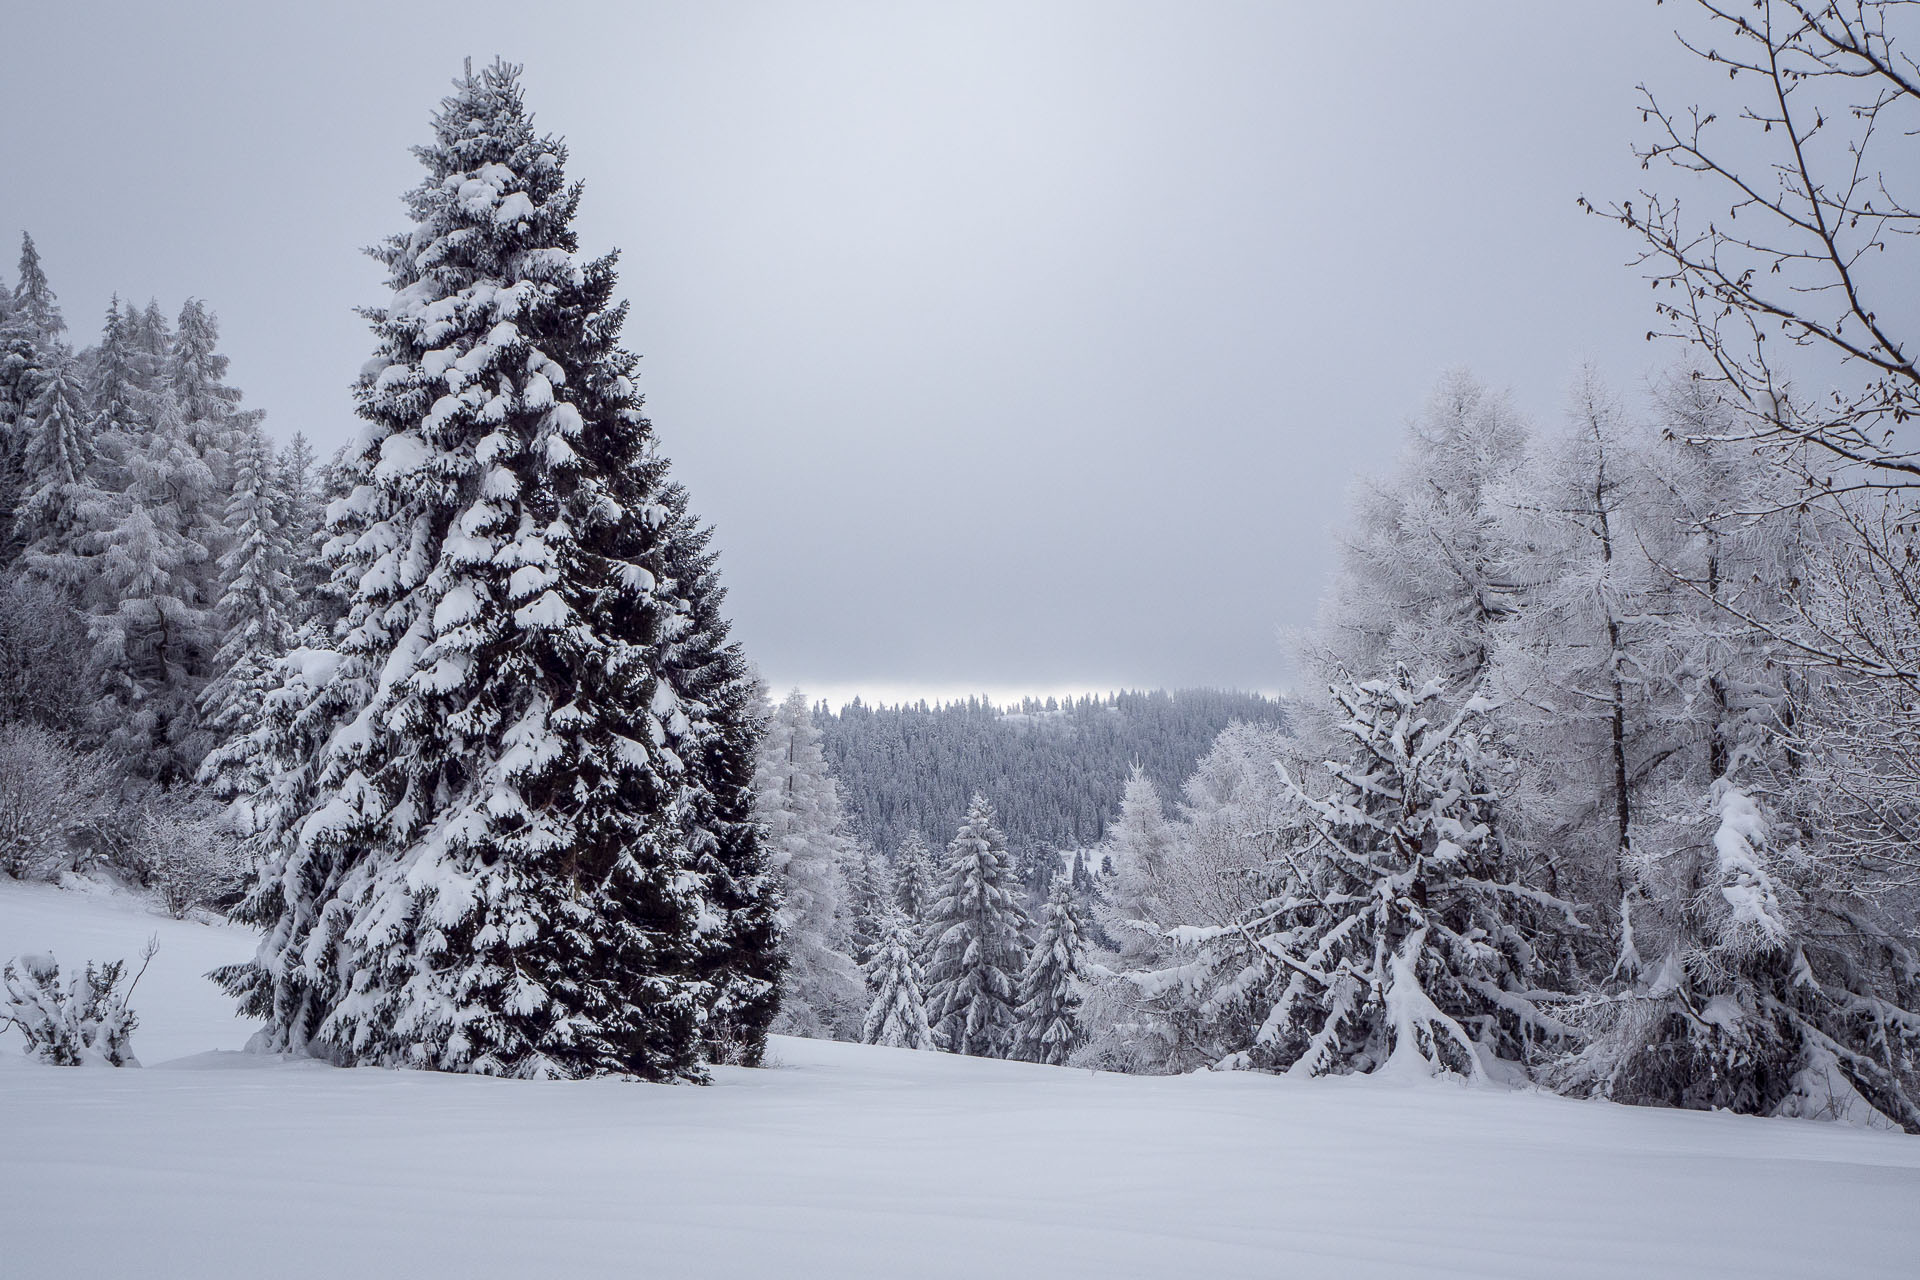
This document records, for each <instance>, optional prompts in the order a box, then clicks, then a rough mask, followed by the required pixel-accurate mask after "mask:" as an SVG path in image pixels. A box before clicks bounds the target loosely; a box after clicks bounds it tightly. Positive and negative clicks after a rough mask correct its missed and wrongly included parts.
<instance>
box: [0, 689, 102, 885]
mask: <svg viewBox="0 0 1920 1280" xmlns="http://www.w3.org/2000/svg"><path fill="white" fill-rule="evenodd" d="M109 785H110V772H109V770H108V769H107V767H106V766H105V765H104V764H103V763H102V761H101V759H100V757H98V756H93V755H86V754H83V753H81V752H78V751H75V750H74V749H73V748H72V747H70V746H68V745H67V743H66V740H65V739H63V738H62V737H61V736H60V735H59V734H57V733H54V732H52V731H51V730H48V729H44V728H42V727H40V726H39V725H36V724H28V723H25V722H20V723H15V724H6V725H0V871H4V872H5V873H6V874H7V875H9V876H12V877H13V878H14V879H16V880H46V879H52V878H53V877H55V876H57V875H58V874H59V873H60V872H61V871H62V870H65V869H66V868H67V867H68V866H69V865H70V863H71V862H72V860H73V856H74V852H75V850H76V849H77V848H78V847H79V845H80V842H81V841H82V839H83V838H84V837H85V836H86V835H87V834H88V833H89V832H90V830H91V829H92V828H94V827H96V826H97V825H99V824H100V823H101V822H102V821H103V820H104V819H105V817H106V815H107V813H108V810H109V807H110V800H109V797H108V788H109Z"/></svg>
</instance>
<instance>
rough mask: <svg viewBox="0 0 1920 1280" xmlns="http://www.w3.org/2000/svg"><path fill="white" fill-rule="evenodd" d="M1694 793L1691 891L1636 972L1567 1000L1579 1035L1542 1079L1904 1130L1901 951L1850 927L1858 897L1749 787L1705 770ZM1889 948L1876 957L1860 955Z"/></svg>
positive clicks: (1910, 995) (1915, 988)
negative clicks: (1703, 782)
mask: <svg viewBox="0 0 1920 1280" xmlns="http://www.w3.org/2000/svg"><path fill="white" fill-rule="evenodd" d="M1703 800H1704V803H1701V804H1699V805H1697V806H1696V808H1695V811H1694V814H1693V815H1691V816H1692V817H1693V820H1694V830H1693V831H1692V832H1690V834H1691V835H1692V836H1693V837H1694V839H1695V841H1696V847H1698V846H1700V845H1704V849H1703V850H1702V854H1701V856H1700V857H1699V860H1698V861H1699V864H1700V865H1697V866H1691V867H1689V868H1688V870H1689V871H1690V872H1691V873H1692V875H1693V876H1694V877H1695V880H1694V887H1695V892H1694V893H1693V895H1692V896H1691V897H1690V898H1689V899H1688V900H1687V902H1686V903H1685V911H1684V912H1683V913H1682V912H1674V913H1672V914H1671V916H1670V917H1667V920H1670V921H1671V922H1670V923H1668V922H1667V920H1663V924H1664V925H1665V927H1664V929H1663V931H1662V933H1661V934H1659V935H1656V936H1657V937H1659V938H1660V940H1661V942H1662V946H1661V948H1660V950H1659V951H1658V952H1657V953H1656V954H1655V956H1653V957H1650V963H1649V965H1648V968H1647V971H1646V972H1645V973H1644V974H1642V975H1640V980H1639V981H1637V982H1633V983H1630V984H1624V985H1622V986H1621V987H1619V988H1618V989H1616V990H1614V991H1612V992H1610V993H1605V994H1598V995H1594V996H1591V997H1589V998H1588V999H1587V1000H1585V1001H1583V1002H1582V1003H1581V1004H1580V1005H1578V1006H1576V1007H1575V1009H1574V1010H1573V1016H1574V1017H1575V1018H1576V1019H1578V1020H1579V1021H1581V1022H1583V1023H1584V1024H1585V1025H1586V1026H1587V1028H1588V1030H1589V1031H1590V1037H1589V1040H1588V1042H1587V1043H1586V1044H1585V1045H1584V1046H1583V1047H1582V1048H1581V1050H1580V1052H1579V1053H1577V1054H1575V1055H1573V1056H1571V1057H1570V1058H1568V1059H1566V1060H1565V1061H1563V1062H1559V1063H1556V1064H1554V1067H1553V1071H1552V1078H1553V1079H1554V1081H1555V1083H1557V1084H1558V1085H1559V1086H1560V1087H1561V1088H1563V1089H1566V1090H1568V1091H1571V1092H1575V1093H1581V1094H1588V1095H1593V1096H1599V1097H1608V1098H1616V1099H1619V1100H1621V1101H1627V1102H1656V1103H1660V1104H1663V1105H1670V1106H1682V1107H1695V1108H1700V1109H1707V1108H1725V1109H1731V1110H1736V1111H1741V1112H1746V1113H1749V1114H1755V1113H1758V1114H1769V1115H1787V1116H1805V1117H1809V1118H1815V1119H1826V1120H1839V1121H1843V1122H1847V1123H1853V1124H1861V1125H1866V1126H1869V1127H1874V1128H1888V1129H1891V1128H1899V1127H1905V1128H1907V1129H1909V1130H1914V1131H1920V980H1916V977H1915V972H1916V971H1915V969H1914V968H1913V967H1912V966H1913V962H1914V960H1915V959H1916V956H1915V954H1914V952H1913V951H1912V950H1911V949H1909V948H1908V947H1906V946H1905V944H1903V943H1901V942H1899V941H1898V940H1896V939H1895V938H1894V937H1892V936H1891V935H1887V934H1881V935H1879V939H1878V940H1875V938H1874V932H1873V931H1872V930H1871V929H1862V925H1863V924H1865V923H1866V919H1867V917H1865V916H1864V914H1863V912H1864V909H1865V908H1864V904H1859V903H1850V902H1848V900H1847V898H1848V896H1849V895H1846V894H1844V893H1836V892H1835V891H1834V887H1833V886H1832V885H1831V883H1830V882H1829V881H1828V875H1827V874H1826V873H1827V868H1824V867H1822V866H1821V865H1820V863H1819V861H1818V859H1816V858H1813V857H1810V856H1809V855H1808V853H1807V851H1806V850H1804V849H1802V848H1799V847H1796V846H1795V845H1794V844H1791V843H1783V841H1782V837H1783V836H1784V837H1787V838H1788V839H1790V838H1791V836H1792V831H1791V828H1783V827H1782V825H1781V824H1780V823H1779V822H1778V821H1777V820H1775V819H1772V818H1770V817H1769V815H1768V813H1767V811H1766V809H1765V808H1764V807H1763V806H1762V804H1761V803H1760V802H1759V801H1758V800H1756V799H1755V797H1754V796H1753V795H1751V794H1749V793H1748V792H1746V791H1743V790H1741V789H1740V788H1739V787H1737V786H1735V785H1733V784H1732V783H1731V782H1729V781H1728V780H1727V779H1725V778H1721V779H1719V780H1717V781H1716V782H1715V783H1714V784H1713V786H1712V789H1711V790H1710V792H1708V794H1707V795H1706V796H1705V797H1703ZM1702 837H1705V838H1704V840H1703V839H1701V838H1702ZM1815 919H1824V920H1827V921H1830V922H1831V923H1830V924H1829V925H1827V926H1826V927H1818V926H1815V925H1814V924H1813V923H1812V922H1813V920H1815ZM1834 926H1839V927H1838V928H1836V927H1834ZM1863 934H1864V935H1865V936H1864V937H1863V936H1862V935H1863ZM1863 943H1864V944H1865V945H1862V944H1863ZM1889 946H1890V947H1892V948H1894V949H1895V954H1894V955H1893V956H1892V957H1883V956H1876V955H1875V954H1873V953H1874V952H1875V951H1877V950H1880V949H1882V948H1885V947H1889ZM1888 958H1891V959H1893V960H1894V961H1895V964H1894V966H1893V967H1894V970H1895V973H1896V975H1900V972H1901V970H1902V969H1904V975H1903V976H1896V977H1895V978H1894V979H1893V980H1892V981H1891V982H1887V981H1885V980H1884V979H1882V978H1881V976H1880V973H1879V972H1877V971H1880V970H1882V969H1883V968H1884V966H1885V961H1886V959H1888Z"/></svg>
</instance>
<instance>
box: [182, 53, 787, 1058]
mask: <svg viewBox="0 0 1920 1280" xmlns="http://www.w3.org/2000/svg"><path fill="white" fill-rule="evenodd" d="M433 124H434V138H433V141H432V142H430V143H429V144H428V145H426V146H424V147H421V148H418V149H417V151H416V154H417V155H418V157H419V159H420V161H421V163H422V164H423V166H424V167H425V168H426V170H427V173H426V177H425V179H424V180H423V181H422V183H421V184H420V186H419V187H417V188H416V189H415V190H414V191H413V192H412V193H411V195H410V196H409V206H410V208H411V211H412V215H413V224H414V225H413V226H412V228H411V229H410V230H409V231H407V232H406V233H404V234H401V235H398V236H395V237H393V238H392V239H390V240H388V241H387V242H386V243H385V244H384V245H383V246H381V247H380V248H379V249H377V250H376V256H377V257H378V258H379V259H380V260H381V261H382V262H384V263H385V265H386V266H387V268H388V270H389V272H390V279H391V284H392V288H393V295H392V298H391V301H390V302H388V303H387V305H385V306H383V307H379V308H373V309H370V310H369V312H368V315H369V319H370V320H371V322H372V327H373V330H374V333H375V336H376V338H377V341H378V345H377V351H376V355H375V358H374V360H373V361H372V362H371V363H370V364H369V365H368V366H367V367H366V370H365V371H364V374H363V377H362V381H361V383H360V386H359V389H358V400H359V411H360V415H361V417H362V418H363V419H365V421H366V424H367V425H366V427H365V429H364V431H363V434H362V437H361V441H360V443H359V446H358V448H357V450H356V451H355V452H354V453H353V455H352V456H351V457H349V459H348V460H347V461H346V463H345V467H346V470H347V473H348V484H349V493H348V496H347V497H346V498H345V499H344V500H342V501H340V502H337V503H336V504H335V513H334V519H333V526H332V538H331V541H330V543H329V548H330V555H331V556H332V557H333V560H334V563H335V565H336V580H337V581H341V582H343V583H345V584H348V585H349V586H350V590H351V600H352V604H351V609H350V611H349V613H348V615H347V617H346V619H345V620H344V622H343V624H342V626H341V630H340V633H339V643H338V648H337V650H336V651H333V652H326V651H316V650H313V649H297V650H295V651H294V652H293V653H292V654H290V655H289V656H288V658H287V659H286V661H284V662H283V663H282V664H281V666H280V671H281V673H282V687H281V689H280V690H278V691H276V692H275V693H273V694H270V695H269V696H268V699H267V713H266V716H265V719H264V722H263V725H262V727H261V730H260V731H259V734H258V742H259V745H260V749H261V750H263V751H265V752H266V753H267V754H268V755H269V758H270V759H271V760H272V762H273V764H274V765H275V768H274V770H273V773H272V780H271V781H270V782H269V783H268V785H267V786H266V787H264V788H262V789H261V791H260V792H259V793H258V794H257V795H256V796H255V797H254V798H253V801H252V803H251V805H250V808H251V811H252V823H253V826H254V827H255V829H256V830H258V831H259V833H260V835H259V839H260V840H261V843H262V847H263V853H264V855H265V856H264V862H263V867H262V870H261V873H260V876H259V879H258V883H257V884H256V886H255V887H254V889H253V890H252V892H251V893H250V895H249V896H248V898H247V900H246V901H245V903H244V904H243V905H242V908H241V914H242V916H243V917H244V918H246V919H247V920H249V921H251V922H254V923H256V924H258V925H260V926H262V927H263V928H264V929H265V930H266V937H265V939H264V941H263V943H262V946H261V949H260V951H259V953H258V955H257V956H256V957H255V959H254V960H253V961H252V962H250V963H247V964H243V965H237V966H233V967H230V968H228V969H226V970H224V971H222V972H221V973H220V974H219V977H220V979H221V980H222V981H223V982H224V983H225V985H226V986H227V987H228V989H229V990H231V991H232V992H234V993H235V994H236V995H238V996H239V997H240V1000H241V1006H242V1008H243V1010H244V1011H246V1012H247V1013H248V1014H249V1015H251V1016H254V1017H259V1018H263V1019H265V1020H266V1022H267V1027H266V1029H265V1031H264V1033H263V1040H264V1043H265V1044H266V1045H268V1046H270V1047H272V1048H275V1049H279V1050H291V1051H298V1052H306V1053H312V1054H317V1055H324V1056H329V1057H332V1058H333V1059H335V1060H337V1061H343V1062H364V1063H384V1064H390V1065H397V1066H412V1067H424V1068H432V1069H440V1070H450V1071H470V1072H476V1073H489V1074H503V1075H516V1076H565V1077H579V1076H586V1075H591V1074H596V1073H605V1072H614V1073H629V1074H633V1075H636V1076H642V1077H646V1078H651V1079H699V1078H703V1076H704V1071H703V1068H702V1067H701V1065H700V1061H699V1059H700V1054H701V1050H702V1047H703V1037H704V1035H705V1034H706V1032H705V1028H704V1025H703V1024H704V1023H705V1021H706V1019H707V1017H708V1015H709V1013H710V1011H711V1009H712V1008H713V1006H714V1003H715V999H716V997H715V994H714V993H715V988H716V986H717V985H718V986H725V985H726V984H727V983H728V982H729V981H731V976H732V974H733V973H735V972H738V971H740V970H742V969H747V968H750V967H751V966H752V964H753V963H754V962H755V961H756V960H757V959H758V958H757V957H754V956H742V955H739V954H734V955H731V956H727V955H722V956H721V957H720V965H721V969H720V972H718V973H717V974H716V972H715V955H714V950H713V945H712V943H711V940H712V939H714V938H715V937H719V938H722V939H726V940H729V941H730V942H732V943H734V944H735V945H752V934H751V931H750V930H749V929H746V928H742V927H740V925H739V923H738V919H737V918H738V917H740V916H741V915H745V916H747V917H749V918H750V919H751V918H752V917H754V916H756V915H757V913H758V912H759V910H760V908H761V907H762V905H763V902H764V890H763V889H762V887H761V886H759V885H757V884H755V883H754V882H753V881H752V879H751V878H750V877H749V876H744V875H736V876H734V877H733V878H732V883H731V884H729V885H728V886H727V887H726V893H727V894H728V895H732V896H733V897H734V898H735V899H736V900H738V899H745V901H744V905H743V906H737V905H730V904H729V903H728V902H727V901H726V900H725V899H724V897H723V896H722V895H721V894H720V893H719V892H718V891H717V890H716V885H715V881H716V876H717V871H716V864H717V863H718V862H719V860H720V859H719V855H717V854H716V853H715V852H714V847H715V844H716V842H717V841H720V840H722V839H731V840H734V841H735V842H736V844H737V842H738V840H739V839H742V838H746V839H750V836H746V837H742V836H741V835H740V834H739V833H738V832H737V831H736V832H728V833H727V834H726V835H725V836H724V837H723V836H720V835H717V834H716V833H715V832H714V831H713V830H711V829H707V830H702V829H700V828H699V827H698V826H697V825H696V824H697V823H699V822H700V821H703V820H705V819H704V818H703V815H711V814H715V813H718V814H720V815H722V817H723V818H738V817H740V816H742V815H743V814H744V810H743V809H741V808H740V807H739V805H738V791H737V780H729V779H726V778H716V777H714V776H712V775H710V774H708V773H706V772H705V771H704V768H705V766H706V764H707V761H708V758H709V757H708V749H709V747H710V746H711V745H712V744H714V743H715V742H716V741H723V740H725V741H723V745H724V746H725V747H726V749H728V750H737V749H738V746H739V742H740V740H741V734H740V731H739V730H738V729H737V728H735V727H729V726H725V725H720V724H716V723H715V720H716V717H717V716H720V715H724V714H726V709H725V708H720V709H716V708H715V707H711V706H708V705H704V704H702V703H701V702H700V701H699V700H698V699H697V698H696V697H692V696H689V693H690V692H691V689H688V690H683V689H682V688H680V687H676V685H675V682H674V677H675V676H676V674H680V673H681V672H682V671H683V670H684V665H685V664H687V663H689V662H693V663H694V665H696V666H697V659H696V657H695V651H696V649H697V646H696V645H694V644H693V643H692V641H691V640H690V638H689V636H688V629H689V628H691V627H694V626H696V625H697V619H696V616H695V612H694V610H693V608H692V607H691V606H690V604H689V601H688V599H687V596H686V594H685V592H684V589H683V587H682V585H681V583H679V582H677V581H676V580H675V578H674V576H673V574H674V569H673V562H674V559H675V554H674V549H673V548H672V546H671V545H670V543H671V532H672V527H673V521H674V513H673V510H672V508H671V506H670V505H669V502H668V496H669V495H668V491H667V488H666V477H665V464H664V463H663V462H661V461H660V460H659V459H658V457H657V455H655V454H654V452H653V450H652V449H651V447H650V446H651V432H652V429H651V426H650V424H649V423H648V421H647V419H646V418H645V417H644V416H643V414H642V412H641V407H640V399H639V396H638V395H637V393H636V392H635V389H634V387H633V383H632V381H631V374H632V372H633V368H634V364H635V357H634V356H632V355H631V354H630V353H628V352H626V351H625V350H623V349H622V348H621V347H620V345H619V333H620V328H621V324H622V322H623V319H624V315H625V308H624V306H621V305H616V304H615V303H614V301H613V289H614V284H615V278H614V259H613V257H612V256H608V257H605V258H600V259H597V260H592V261H588V260H584V259H582V258H581V257H580V256H579V255H578V241H577V237H576V234H575V232H574V231H573V229H572V222H573V217H574V214H575V210H576V207H577V205H578V201H579V195H580V189H579V187H578V185H577V184H572V183H569V182H568V181H567V180H566V177H565V174H564V166H565V161H566V148H565V146H564V145H563V144H562V143H561V142H560V141H559V140H558V139H557V138H552V137H543V136H541V135H539V134H537V133H536V132H535V131H534V128H533V124H532V118H531V116H530V115H529V114H528V112H527V109H526V106H525V102H524V100H523V96H522V92H521V89H520V85H519V73H518V69H517V68H515V67H512V66H509V65H505V64H501V63H495V64H494V65H493V66H491V67H488V68H486V69H485V70H483V71H481V72H479V73H477V74H476V73H473V72H471V71H469V73H468V74H467V75H466V76H465V77H464V78H463V79H461V80H459V81H457V82H456V89H455V92H454V93H453V95H452V96H451V97H449V98H447V99H446V100H445V101H444V103H443V105H442V108H441V110H440V111H439V113H438V114H437V115H436V116H435V118H434V122H433ZM682 550H684V548H683V549H682ZM676 664H682V665H680V666H676ZM749 732H750V731H749ZM730 734H731V735H732V737H731V739H730V740H729V735H730ZM316 747H317V750H316ZM715 785H719V786H722V787H726V788H728V789H729V790H728V794H727V795H726V796H724V797H720V798H719V801H718V802H717V803H716V801H715V799H714V798H711V797H709V796H707V795H706V794H704V793H705V792H706V791H708V790H709V789H710V788H711V787H713V786H715ZM728 856H729V857H731V858H734V860H735V861H743V860H741V859H739V858H738V857H737V853H735V854H729V855H728ZM744 862H747V863H750V859H748V860H744ZM750 919H749V923H750Z"/></svg>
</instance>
